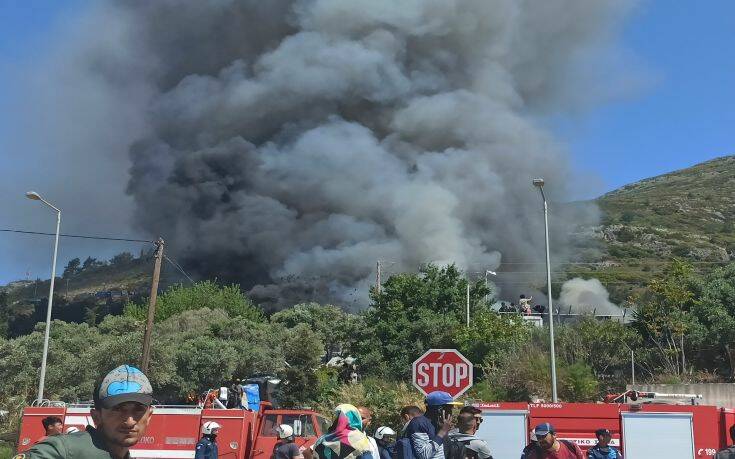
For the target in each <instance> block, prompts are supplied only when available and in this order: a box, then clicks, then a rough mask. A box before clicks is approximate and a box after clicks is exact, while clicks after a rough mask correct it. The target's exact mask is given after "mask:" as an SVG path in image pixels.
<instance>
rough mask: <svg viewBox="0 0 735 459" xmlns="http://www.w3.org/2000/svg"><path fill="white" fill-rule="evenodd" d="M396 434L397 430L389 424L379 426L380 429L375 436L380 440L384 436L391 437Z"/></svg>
mask: <svg viewBox="0 0 735 459" xmlns="http://www.w3.org/2000/svg"><path fill="white" fill-rule="evenodd" d="M395 435H396V431H395V430H393V429H391V428H390V427H388V426H383V427H378V430H376V431H375V438H377V439H378V440H382V439H383V437H390V436H395Z"/></svg>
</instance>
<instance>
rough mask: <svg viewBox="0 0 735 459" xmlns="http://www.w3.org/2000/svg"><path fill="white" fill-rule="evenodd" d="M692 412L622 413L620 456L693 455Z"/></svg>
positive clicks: (632, 458) (644, 458)
mask: <svg viewBox="0 0 735 459" xmlns="http://www.w3.org/2000/svg"><path fill="white" fill-rule="evenodd" d="M693 422H694V420H693V415H692V413H682V412H678V413H666V412H656V413H652V412H642V411H635V412H627V413H622V421H621V423H622V428H623V455H624V456H625V457H626V458H627V459H648V458H651V457H666V458H671V459H691V458H693V457H695V456H694V436H693V430H694V429H693V428H692V427H693Z"/></svg>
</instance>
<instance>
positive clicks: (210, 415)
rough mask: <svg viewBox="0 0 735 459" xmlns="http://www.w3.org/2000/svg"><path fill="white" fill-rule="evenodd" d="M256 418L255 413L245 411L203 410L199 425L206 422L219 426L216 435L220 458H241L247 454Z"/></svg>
mask: <svg viewBox="0 0 735 459" xmlns="http://www.w3.org/2000/svg"><path fill="white" fill-rule="evenodd" d="M256 416H257V414H256V413H253V412H250V411H245V410H203V411H202V418H201V425H204V423H205V422H207V421H215V422H216V423H217V424H219V425H221V426H222V428H221V429H220V431H219V435H217V445H218V447H219V454H220V456H225V457H232V458H242V457H245V454H246V453H247V450H246V448H247V447H248V444H249V442H250V435H251V432H252V428H253V425H255V421H256ZM200 429H201V427H200ZM192 450H193V448H192Z"/></svg>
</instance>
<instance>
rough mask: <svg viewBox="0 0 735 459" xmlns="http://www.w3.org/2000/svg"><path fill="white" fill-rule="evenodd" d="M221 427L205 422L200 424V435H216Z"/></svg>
mask: <svg viewBox="0 0 735 459" xmlns="http://www.w3.org/2000/svg"><path fill="white" fill-rule="evenodd" d="M221 428H222V426H221V425H219V424H217V423H216V422H214V421H207V422H205V423H204V424H202V434H204V435H217V430H219V429H221Z"/></svg>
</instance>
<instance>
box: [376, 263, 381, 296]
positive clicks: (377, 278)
mask: <svg viewBox="0 0 735 459" xmlns="http://www.w3.org/2000/svg"><path fill="white" fill-rule="evenodd" d="M377 267H378V270H377V272H376V274H375V285H376V287H375V288H376V289H377V290H378V295H380V260H378V263H377Z"/></svg>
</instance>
